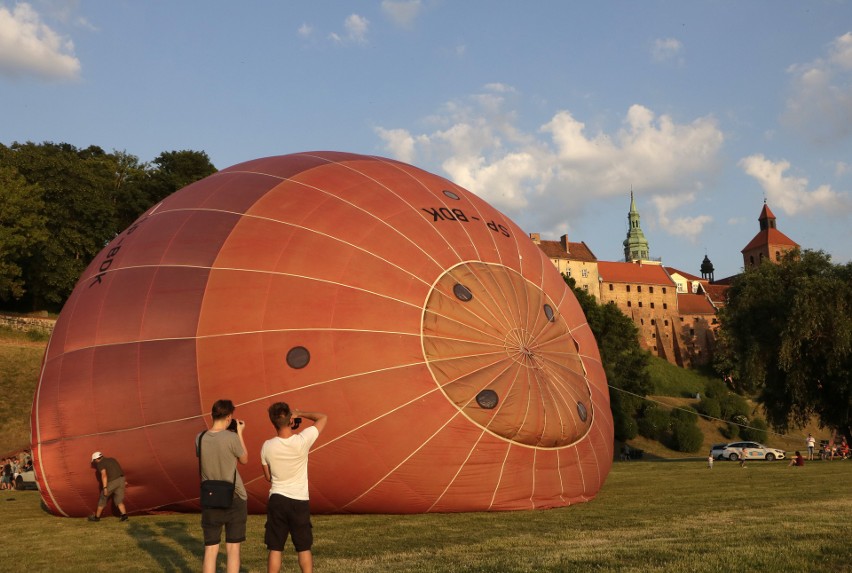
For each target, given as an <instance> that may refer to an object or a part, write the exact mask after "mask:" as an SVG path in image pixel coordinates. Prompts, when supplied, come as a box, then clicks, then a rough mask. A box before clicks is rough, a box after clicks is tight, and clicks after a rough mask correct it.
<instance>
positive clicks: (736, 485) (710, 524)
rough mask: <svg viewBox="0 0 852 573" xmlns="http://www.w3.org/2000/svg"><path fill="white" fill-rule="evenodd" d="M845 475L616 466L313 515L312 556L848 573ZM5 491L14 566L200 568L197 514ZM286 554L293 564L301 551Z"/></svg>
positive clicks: (507, 565) (402, 564) (345, 567)
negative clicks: (585, 483)
mask: <svg viewBox="0 0 852 573" xmlns="http://www.w3.org/2000/svg"><path fill="white" fill-rule="evenodd" d="M850 477H852V462H847V461H842V462H841V461H835V462H812V463H808V465H807V466H805V467H804V468H790V467H787V465H786V463H784V462H773V463H768V462H753V463H750V464H748V466H747V467H745V468H740V467H739V464H735V463H731V462H717V463H716V467H715V468H714V469H712V470H708V469H706V465H705V463H704V462H703V461H692V462H687V461H679V462H665V461H660V462H621V463H616V464H615V465H614V467H613V471H612V472H611V474H610V476H609V479H608V480H607V482H606V485H605V486H604V488H603V490H602V491H601V493H600V495H599V496H598V498H597V499H595V500H594V501H592V502H590V503H585V504H580V505H577V506H572V507H567V508H562V509H556V510H549V511H529V512H511V513H472V514H439V515H413V516H392V515H343V516H315V517H314V520H313V521H314V536H315V544H314V559H315V565H316V569H317V571H325V572H335V571H339V572H345V573H357V572H373V571H376V572H378V571H382V572H387V571H392V572H418V573H419V572H438V571H446V572H459V571H470V572H473V571H478V572H515V571H536V572H538V571H601V572H604V571H636V572H640V571H641V572H647V571H650V572H684V573H686V572H690V573H691V572H701V571H719V572H727V571H766V572H773V573H774V572H778V571H790V572H796V573H800V572H802V571H825V572H829V571H852V544H851V543H852V495H850V493H852V491H850V487H849V484H850V481H852V480H850ZM93 493H94V492H93ZM3 494H5V495H2V497H0V499H4V500H5V501H2V502H0V523H4V524H6V525H7V535H5V536H4V540H3V551H2V553H3V557H4V561H5V562H7V563H14V564H15V567H14V569H15V570H16V571H46V570H62V571H114V570H118V571H122V572H130V571H196V570H198V569H199V568H200V555H201V552H202V547H201V528H200V525H199V521H200V517H199V516H198V515H186V514H168V515H147V516H132V517H131V519H130V521H129V522H127V523H119V522H118V520H117V519H115V518H108V519H104V520H103V521H101V522H100V523H89V522H87V521H86V520H85V519H67V518H57V517H52V516H50V515H48V514H46V513H45V512H43V511H42V510H41V509H40V506H39V499H38V495H37V493H35V492H3ZM263 524H264V518H263V517H262V516H250V518H249V531H248V540H247V542H246V543H245V544H244V545H243V571H264V570H265V563H266V550H265V548H264V546H263ZM284 557H285V560H284V570H287V571H294V570H298V569H297V565H296V560H295V556H294V554H293V552H292V546H290V545H288V547H287V550H286V552H285V556H284ZM223 567H224V566H223V565H222V566H221V567H220V570H223Z"/></svg>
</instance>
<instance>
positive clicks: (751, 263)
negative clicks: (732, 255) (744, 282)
mask: <svg viewBox="0 0 852 573" xmlns="http://www.w3.org/2000/svg"><path fill="white" fill-rule="evenodd" d="M748 264H750V265H751V266H754V255H750V256H749V258H748Z"/></svg>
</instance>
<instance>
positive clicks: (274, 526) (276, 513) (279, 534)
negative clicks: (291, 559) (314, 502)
mask: <svg viewBox="0 0 852 573" xmlns="http://www.w3.org/2000/svg"><path fill="white" fill-rule="evenodd" d="M288 535H290V536H292V537H293V546H294V547H295V548H296V551H297V552H300V551H308V550H310V548H311V545H313V543H314V533H313V529H312V526H311V506H310V502H308V500H306V499H305V500H302V499H290V498H289V497H285V496H283V495H279V494H277V493H274V494H272V495H271V496H269V503H268V504H267V506H266V536H265V537H264V541H265V542H266V548H267V549H268V550H270V551H284V544H285V543H286V542H287V536H288Z"/></svg>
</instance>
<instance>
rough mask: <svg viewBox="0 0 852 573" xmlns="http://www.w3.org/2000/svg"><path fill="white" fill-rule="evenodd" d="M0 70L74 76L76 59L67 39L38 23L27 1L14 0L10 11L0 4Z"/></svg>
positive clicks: (18, 74)
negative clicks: (17, 2)
mask: <svg viewBox="0 0 852 573" xmlns="http://www.w3.org/2000/svg"><path fill="white" fill-rule="evenodd" d="M0 74H3V75H7V76H11V77H23V76H36V77H40V78H45V79H51V80H54V79H59V80H64V79H76V78H77V77H78V76H79V74H80V61H79V60H78V59H77V58H76V57H75V56H74V44H73V43H72V42H71V40H68V39H65V38H62V37H61V36H60V35H59V34H57V33H56V32H54V31H53V30H52V29H51V28H50V27H49V26H47V25H46V24H44V23H42V21H41V17H40V16H39V14H38V13H37V12H36V11H35V10H33V8H32V7H31V6H30V5H29V4H27V3H21V4H16V5H15V7H14V9H13V10H12V11H9V9H8V8H6V7H5V6H0Z"/></svg>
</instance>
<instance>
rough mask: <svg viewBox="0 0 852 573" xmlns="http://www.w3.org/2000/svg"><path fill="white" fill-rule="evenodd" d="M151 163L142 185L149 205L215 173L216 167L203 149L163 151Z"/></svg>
mask: <svg viewBox="0 0 852 573" xmlns="http://www.w3.org/2000/svg"><path fill="white" fill-rule="evenodd" d="M153 165H154V167H153V169H150V170H149V172H148V180H147V182H146V184H145V186H144V190H145V197H146V200H147V202H148V204H149V206H150V205H154V204H156V203H157V202H159V201H162V200H163V199H165V198H166V197H168V196H169V195H171V194H172V193H174V192H175V191H177V190H178V189H182V188H184V187H186V186H187V185H189V184H190V183H195V182H196V181H198V180H199V179H203V178H205V177H207V176H208V175H212V174H213V173H216V168H215V167H214V166H213V164H212V163H211V162H210V158H209V157H208V156H207V154H206V153H205V152H203V151H190V150H183V151H164V152H163V153H161V154H160V155H159V156H157V158H156V159H155V160H154V161H153Z"/></svg>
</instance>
